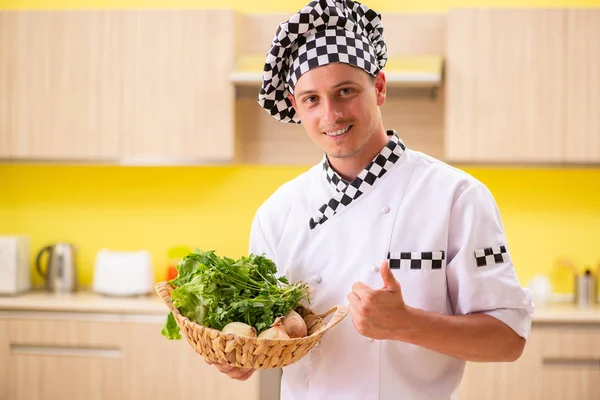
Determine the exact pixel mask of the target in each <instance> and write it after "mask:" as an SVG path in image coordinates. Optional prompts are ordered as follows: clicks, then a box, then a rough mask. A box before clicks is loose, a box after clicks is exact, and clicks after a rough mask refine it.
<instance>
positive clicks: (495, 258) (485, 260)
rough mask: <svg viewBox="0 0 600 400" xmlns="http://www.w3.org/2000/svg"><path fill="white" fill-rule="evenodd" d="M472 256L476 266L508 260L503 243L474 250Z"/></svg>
mask: <svg viewBox="0 0 600 400" xmlns="http://www.w3.org/2000/svg"><path fill="white" fill-rule="evenodd" d="M474 256H475V260H477V266H478V267H485V266H487V265H493V264H500V263H504V262H508V260H509V256H508V251H507V250H506V246H504V245H502V246H495V247H486V248H483V249H479V250H475V252H474Z"/></svg>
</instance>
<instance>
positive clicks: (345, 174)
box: [328, 130, 389, 182]
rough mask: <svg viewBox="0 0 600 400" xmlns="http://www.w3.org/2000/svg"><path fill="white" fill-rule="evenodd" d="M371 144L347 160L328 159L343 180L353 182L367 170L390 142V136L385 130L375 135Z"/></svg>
mask: <svg viewBox="0 0 600 400" xmlns="http://www.w3.org/2000/svg"><path fill="white" fill-rule="evenodd" d="M371 139H372V140H370V142H369V143H367V144H366V145H365V146H364V147H363V148H362V149H360V150H359V152H358V153H356V154H355V155H353V156H352V157H347V158H333V157H328V160H329V164H330V165H331V166H332V167H333V169H334V170H335V171H336V172H337V173H338V175H340V176H341V177H342V178H343V179H345V180H347V181H349V182H350V181H352V180H354V178H356V177H357V176H358V174H360V172H361V171H362V170H363V169H365V168H366V167H367V166H368V165H369V163H370V162H371V161H372V160H373V159H374V158H375V156H377V154H379V153H380V152H381V149H383V148H384V147H385V146H386V144H387V143H388V141H389V136H388V135H387V132H386V131H385V130H384V131H383V134H381V133H376V134H374V135H373V138H371Z"/></svg>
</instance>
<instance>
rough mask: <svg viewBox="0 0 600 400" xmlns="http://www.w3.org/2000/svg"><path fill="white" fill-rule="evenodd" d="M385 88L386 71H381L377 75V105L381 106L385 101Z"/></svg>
mask: <svg viewBox="0 0 600 400" xmlns="http://www.w3.org/2000/svg"><path fill="white" fill-rule="evenodd" d="M385 90H386V86H385V73H384V72H383V71H379V73H377V76H376V77H375V94H376V95H377V105H378V106H380V107H381V106H382V105H383V104H384V103H385V96H386V92H385Z"/></svg>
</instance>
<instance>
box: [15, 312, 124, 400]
mask: <svg viewBox="0 0 600 400" xmlns="http://www.w3.org/2000/svg"><path fill="white" fill-rule="evenodd" d="M8 337H9V341H10V346H11V350H10V356H9V358H8V368H9V376H8V380H9V389H8V394H9V396H8V397H9V398H10V399H14V400H46V399H59V398H60V399H66V400H78V399H96V400H103V399H107V398H110V399H115V400H119V399H125V397H124V396H123V393H122V390H123V382H124V378H123V377H124V374H125V370H124V369H123V366H124V361H123V359H122V357H121V351H122V349H123V347H124V343H125V341H126V340H127V337H126V335H125V334H124V330H123V324H121V323H103V322H90V321H57V320H54V321H53V320H19V319H15V320H9V321H8Z"/></svg>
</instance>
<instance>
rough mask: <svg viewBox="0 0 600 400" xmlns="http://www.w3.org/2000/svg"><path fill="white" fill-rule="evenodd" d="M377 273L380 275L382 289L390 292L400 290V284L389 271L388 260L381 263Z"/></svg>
mask: <svg viewBox="0 0 600 400" xmlns="http://www.w3.org/2000/svg"><path fill="white" fill-rule="evenodd" d="M379 272H380V273H381V279H383V289H388V290H391V291H398V290H400V283H399V282H398V281H397V280H396V277H395V276H394V273H393V272H392V270H391V269H390V264H389V260H385V261H383V263H382V264H381V268H379Z"/></svg>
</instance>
